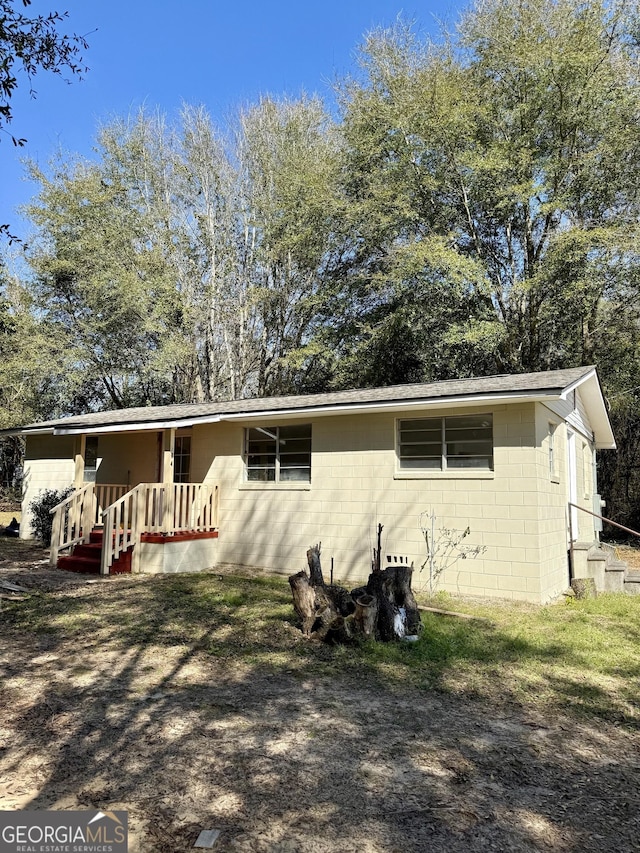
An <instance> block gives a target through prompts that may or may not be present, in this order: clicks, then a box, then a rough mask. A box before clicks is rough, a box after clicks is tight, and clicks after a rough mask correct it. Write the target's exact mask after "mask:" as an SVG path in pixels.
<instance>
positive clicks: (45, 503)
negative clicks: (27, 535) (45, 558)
mask: <svg viewBox="0 0 640 853" xmlns="http://www.w3.org/2000/svg"><path fill="white" fill-rule="evenodd" d="M72 492H73V486H69V487H68V488H66V489H60V491H58V490H56V489H45V490H44V491H42V492H40V494H39V495H38V497H37V498H34V499H33V500H32V501H31V503H30V504H29V510H30V512H31V530H32V531H33V535H34V536H35V537H36V538H37V539H40V540H41V541H42V544H43V545H44V546H45V547H49V545H51V527H52V525H53V516H52V515H51V510H52V509H53V508H54V506H57V505H58V504H59V503H60V501H63V500H64V499H65V498H68V497H69V495H70V494H71V493H72Z"/></svg>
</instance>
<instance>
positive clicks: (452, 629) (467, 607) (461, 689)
mask: <svg viewBox="0 0 640 853" xmlns="http://www.w3.org/2000/svg"><path fill="white" fill-rule="evenodd" d="M436 603H437V606H440V607H443V608H445V609H452V610H458V611H464V612H467V613H470V614H471V615H474V616H476V617H479V618H478V619H477V620H473V621H469V620H462V619H459V618H456V617H449V616H440V615H436V614H433V613H424V615H423V631H422V634H421V635H420V639H419V640H418V642H416V643H402V642H401V643H389V644H383V643H375V642H365V643H361V644H354V645H352V646H345V647H341V646H327V645H323V644H317V643H314V642H311V641H308V640H305V639H304V638H303V637H302V634H301V632H300V631H299V628H298V626H297V621H296V617H295V614H294V611H293V606H292V604H291V595H290V590H289V586H288V584H287V582H286V580H285V579H282V578H277V577H273V576H257V577H253V578H251V577H245V576H243V577H236V576H231V575H224V576H220V575H216V574H212V573H211V574H209V573H207V574H201V575H181V576H173V577H157V578H153V579H151V578H149V579H145V580H143V581H139V580H136V579H128V580H127V579H125V580H122V581H114V582H107V583H105V584H100V585H93V586H88V587H80V588H76V589H75V590H74V591H73V593H68V592H59V593H52V594H39V595H33V596H32V597H31V598H30V599H29V600H27V601H23V602H20V603H16V604H9V605H7V606H6V607H4V608H3V612H2V617H3V623H4V626H3V630H4V631H5V633H7V634H8V633H10V632H11V631H15V632H23V631H28V632H30V633H35V634H38V633H42V634H47V635H48V636H54V637H55V638H56V639H57V641H58V642H60V643H66V642H70V643H74V644H76V645H77V643H78V642H91V643H93V644H94V645H96V646H99V647H100V648H108V647H111V648H117V649H122V650H129V649H132V648H139V649H142V648H144V647H153V648H158V647H160V648H162V647H165V648H167V647H173V646H176V645H184V646H190V647H192V648H194V649H195V650H197V651H199V652H200V653H202V654H204V655H207V656H211V657H215V658H221V659H224V660H225V662H228V664H229V666H234V665H242V666H245V667H246V666H250V667H254V668H256V669H260V670H265V669H266V670H272V671H277V672H289V673H298V674H300V675H301V677H308V676H309V675H310V674H312V673H313V674H314V675H316V676H317V677H321V678H324V677H341V678H348V679H353V680H355V681H357V682H361V681H362V679H366V680H369V681H374V680H381V681H383V682H384V683H385V684H387V685H393V686H394V688H396V689H397V688H401V687H402V686H405V685H406V686H412V687H415V688H418V689H437V690H442V691H451V692H454V693H464V694H465V695H468V696H472V697H477V698H479V699H482V700H485V701H489V702H491V703H492V704H493V705H495V706H499V705H504V704H508V703H517V704H518V705H523V706H526V707H527V708H530V709H531V710H533V711H539V712H541V713H545V714H553V713H554V711H557V710H559V709H563V710H570V711H571V712H572V713H574V714H576V715H587V716H591V717H593V716H595V717H600V718H604V719H607V720H610V721H615V722H620V723H623V724H626V725H631V726H636V725H638V722H640V720H639V714H638V708H640V679H639V676H640V597H638V598H637V599H636V598H634V597H632V596H623V595H601V596H599V597H598V598H596V599H592V600H587V601H571V602H570V603H568V604H565V603H564V602H563V603H559V604H555V605H551V606H547V607H536V606H533V605H529V604H509V603H504V604H488V603H477V604H476V603H471V602H469V601H466V600H465V601H458V600H456V599H454V598H449V597H447V598H446V599H445V598H443V597H439V598H438V600H437V602H436Z"/></svg>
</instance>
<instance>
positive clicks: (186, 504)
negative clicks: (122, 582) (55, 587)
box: [50, 483, 218, 575]
mask: <svg viewBox="0 0 640 853" xmlns="http://www.w3.org/2000/svg"><path fill="white" fill-rule="evenodd" d="M51 512H52V514H53V526H52V537H51V551H50V563H51V565H53V566H60V568H66V569H67V570H70V571H95V570H96V569H97V568H98V566H99V572H100V574H102V575H108V574H114V573H118V572H133V573H137V572H140V571H144V568H145V567H144V565H141V556H140V555H141V547H140V546H141V543H144V542H153V543H162V542H172V543H177V542H187V541H192V540H195V539H201V538H210V537H211V538H214V537H216V536H217V529H218V486H217V485H209V484H206V483H139V484H138V485H137V486H134V487H133V488H129V487H127V486H125V485H121V484H103V483H87V484H85V485H84V486H82V487H81V488H78V489H76V491H75V492H74V493H73V494H72V495H70V496H69V497H68V498H67V499H66V500H64V501H62V502H61V503H59V504H58V505H57V506H56V507H54V509H53V510H52V511H51ZM98 557H99V562H98ZM92 566H93V567H95V568H91V567H92ZM203 568H206V567H205V566H203Z"/></svg>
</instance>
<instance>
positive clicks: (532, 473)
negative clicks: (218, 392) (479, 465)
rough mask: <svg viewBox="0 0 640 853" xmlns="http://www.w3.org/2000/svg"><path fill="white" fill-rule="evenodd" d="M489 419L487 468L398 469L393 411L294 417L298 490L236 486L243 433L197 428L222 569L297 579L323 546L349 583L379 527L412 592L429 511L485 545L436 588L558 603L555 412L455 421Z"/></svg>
mask: <svg viewBox="0 0 640 853" xmlns="http://www.w3.org/2000/svg"><path fill="white" fill-rule="evenodd" d="M487 411H491V412H492V414H493V430H494V471H493V472H447V473H441V472H431V473H423V472H420V473H419V474H416V472H413V471H412V472H400V471H399V470H398V467H397V456H396V446H395V440H396V439H395V436H396V420H397V417H396V415H394V414H392V413H389V414H375V415H368V414H358V415H344V416H339V417H337V416H334V417H315V418H301V419H300V421H299V422H300V423H309V422H311V423H312V474H311V484H310V485H306V486H305V485H297V484H291V485H285V484H282V485H281V484H254V483H251V484H247V483H244V482H243V477H244V470H243V460H242V443H243V425H242V424H229V423H223V424H212V425H203V426H196V427H194V430H193V445H192V448H193V449H192V453H193V458H194V460H198V463H197V464H199V465H201V466H202V465H203V463H205V464H206V462H205V460H206V459H207V458H209V460H210V462H209V465H208V467H207V468H206V470H204V466H203V467H202V468H201V470H200V471H196V470H194V476H197V477H198V478H199V477H202V479H204V480H205V481H210V482H212V483H214V482H215V483H218V484H219V485H220V525H219V527H220V538H219V541H218V545H219V550H218V558H219V560H220V562H223V563H235V564H239V565H247V566H256V567H263V568H266V569H268V570H272V571H282V572H293V571H297V570H298V569H300V568H301V567H302V566H303V565H304V564H305V554H306V550H307V548H308V547H309V545H311V544H313V543H315V542H318V541H320V540H321V541H322V550H323V554H324V556H325V567H326V569H327V571H328V568H329V562H330V558H331V557H332V556H333V558H334V562H335V574H336V577H340V578H342V579H344V580H345V581H347V582H349V583H355V582H358V581H361V580H365V579H366V577H367V575H368V573H369V571H370V564H371V555H372V549H373V547H374V545H375V535H376V526H377V524H378V523H381V524H383V525H384V532H383V551H384V552H385V553H387V554H389V553H390V554H400V555H402V556H406V557H408V558H409V560H410V561H413V562H414V565H415V567H416V579H415V581H416V586H417V587H419V586H421V585H424V584H425V583H426V581H427V577H426V570H425V572H424V573H420V572H419V571H418V569H419V567H420V566H421V565H422V563H423V562H424V561H425V558H426V550H425V544H424V539H423V535H422V532H421V530H420V524H419V519H420V515H421V513H423V512H429V511H431V509H433V510H435V513H436V516H437V523H436V527H437V528H442V527H445V528H449V529H451V528H455V529H457V530H464V529H465V528H466V527H467V526H469V527H470V529H471V532H470V535H469V536H468V537H467V538H466V539H465V544H467V543H468V544H469V545H480V546H483V547H484V548H485V551H484V553H483V554H482V555H481V556H480V557H478V558H477V559H466V560H459V561H458V562H457V563H456V564H455V565H453V566H451V567H450V568H449V569H448V570H447V571H446V572H445V573H444V574H443V575H442V576H441V577H440V580H439V584H438V588H440V589H444V590H448V591H451V592H458V593H464V594H472V595H488V596H500V597H505V598H517V599H525V600H531V601H547V600H549V599H551V598H553V597H555V596H557V595H558V594H559V593H560V592H562V590H563V589H565V588H566V586H567V585H568V570H567V557H566V554H567V540H566V512H565V508H566V501H567V487H566V476H565V475H564V468H563V465H564V461H565V460H564V457H563V455H562V449H561V448H562V441H560V440H558V439H557V440H556V443H557V445H558V460H557V462H558V471H559V472H560V473H559V476H558V478H556V481H555V482H552V481H551V479H550V475H549V460H548V448H547V447H546V446H545V441H546V437H547V435H548V417H547V416H548V415H549V416H552V417H554V415H553V413H550V412H548V411H546V410H545V407H543V406H542V405H541V404H537V403H527V404H521V405H518V404H511V405H500V406H493V407H492V408H491V409H490V410H488V409H487V408H486V407H482V406H476V407H473V408H467V409H464V410H461V409H456V410H455V414H465V413H470V412H474V413H482V412H487ZM442 414H453V412H452V410H450V409H448V410H445V409H443V410H435V409H429V410H428V412H425V413H424V415H423V416H429V417H437V416H440V415H442ZM411 417H420V413H419V412H412V414H411ZM556 420H558V421H560V419H559V418H556ZM289 422H290V421H289ZM254 425H255V424H254ZM264 425H268V424H267V423H266V422H265V424H264ZM563 425H564V422H560V423H559V427H563ZM578 450H579V451H581V443H580V442H579V443H578ZM589 453H590V450H589ZM212 455H213V458H212ZM578 455H580V452H579V454H578ZM580 465H583V466H586V465H587V462H586V460H585V461H584V463H583V462H582V461H581V462H580ZM581 470H582V468H581ZM585 470H586V467H585ZM585 476H586V475H585ZM579 477H580V474H579ZM587 503H588V501H587ZM588 518H589V516H586V515H585V519H588ZM581 522H582V519H581ZM587 524H588V522H587ZM591 535H592V534H591Z"/></svg>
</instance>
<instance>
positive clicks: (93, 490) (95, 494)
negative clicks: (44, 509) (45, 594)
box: [49, 483, 128, 566]
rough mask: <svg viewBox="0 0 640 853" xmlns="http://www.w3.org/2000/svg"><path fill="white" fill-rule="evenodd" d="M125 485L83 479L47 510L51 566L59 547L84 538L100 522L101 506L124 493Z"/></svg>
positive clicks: (61, 548)
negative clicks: (49, 511)
mask: <svg viewBox="0 0 640 853" xmlns="http://www.w3.org/2000/svg"><path fill="white" fill-rule="evenodd" d="M127 489H128V486H124V485H120V484H114V483H86V484H85V485H84V486H82V487H81V488H79V489H76V490H75V492H74V493H73V494H72V495H69V497H68V498H65V500H63V501H61V502H60V503H59V504H58V505H57V506H54V508H53V509H52V510H51V514H52V515H53V522H52V526H51V550H50V552H49V562H50V564H51V565H52V566H55V565H56V564H57V562H58V555H59V553H60V551H64V550H65V549H67V548H72V547H73V546H74V545H79V544H81V543H83V542H88V540H89V534H90V533H91V530H92V528H93V527H94V526H95V525H96V524H101V523H102V513H103V511H104V508H105V507H107V506H109V504H111V503H113V502H114V501H115V500H117V499H118V498H119V497H121V496H122V495H124V494H125V492H126V491H127Z"/></svg>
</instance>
